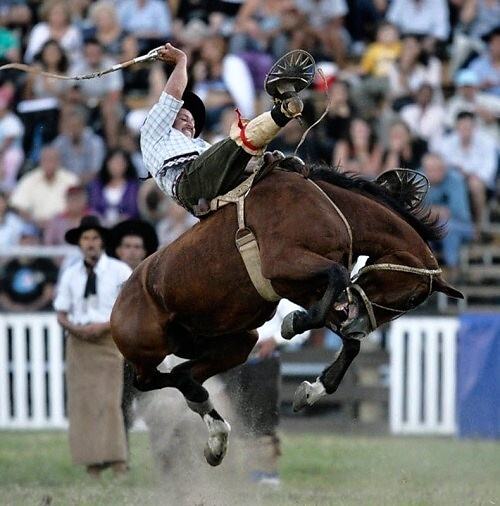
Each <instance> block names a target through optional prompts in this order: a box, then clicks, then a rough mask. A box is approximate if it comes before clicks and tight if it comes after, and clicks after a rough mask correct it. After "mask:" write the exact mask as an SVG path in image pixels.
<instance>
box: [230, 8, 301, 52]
mask: <svg viewBox="0 0 500 506" xmlns="http://www.w3.org/2000/svg"><path fill="white" fill-rule="evenodd" d="M292 4H293V2H292V1H291V0H267V1H266V0H247V1H246V2H245V3H244V4H243V5H242V7H241V9H240V10H239V12H238V15H237V16H236V19H235V22H234V27H233V31H232V34H231V42H230V46H229V47H230V52H231V53H236V54H239V53H243V52H245V51H251V52H257V53H266V54H269V55H271V56H273V57H274V58H275V59H276V58H279V57H280V56H282V55H283V54H284V53H286V52H287V50H288V47H289V40H288V36H287V34H286V33H285V32H284V30H283V24H282V23H283V13H284V12H285V11H286V10H287V9H289V7H290V6H291V5H292Z"/></svg>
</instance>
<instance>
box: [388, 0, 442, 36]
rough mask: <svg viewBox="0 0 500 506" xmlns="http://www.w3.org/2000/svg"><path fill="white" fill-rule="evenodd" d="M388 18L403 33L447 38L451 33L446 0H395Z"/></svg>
mask: <svg viewBox="0 0 500 506" xmlns="http://www.w3.org/2000/svg"><path fill="white" fill-rule="evenodd" d="M386 18H387V19H388V20H389V21H390V22H391V23H393V24H395V25H396V26H397V27H398V28H399V29H400V31H401V32H402V33H403V34H406V33H415V34H422V35H430V36H432V37H435V38H436V39H439V40H446V39H447V38H448V35H449V33H450V21H449V13H448V4H447V2H446V0H420V1H416V0H394V1H393V2H392V3H391V6H390V7H389V10H388V11H387V15H386Z"/></svg>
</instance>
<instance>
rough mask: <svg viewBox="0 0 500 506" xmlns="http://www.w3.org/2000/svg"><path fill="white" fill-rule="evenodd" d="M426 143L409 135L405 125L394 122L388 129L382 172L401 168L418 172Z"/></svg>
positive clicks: (397, 121)
mask: <svg viewBox="0 0 500 506" xmlns="http://www.w3.org/2000/svg"><path fill="white" fill-rule="evenodd" d="M426 151H427V143H426V142H425V141H423V140H422V139H418V138H414V137H412V135H411V132H410V129H409V128H408V126H407V124H406V123H405V122H404V121H402V120H396V121H395V122H394V123H392V125H391V127H390V128H389V140H388V146H387V148H386V150H385V152H384V154H383V156H382V171H385V170H389V169H395V168H397V167H403V168H406V169H413V170H418V169H420V167H421V160H422V156H423V155H424V153H425V152H426Z"/></svg>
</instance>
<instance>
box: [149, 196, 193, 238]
mask: <svg viewBox="0 0 500 506" xmlns="http://www.w3.org/2000/svg"><path fill="white" fill-rule="evenodd" d="M197 222H198V219H197V218H195V217H194V216H193V215H192V214H190V213H188V212H187V211H186V210H185V209H184V208H182V207H181V206H178V205H176V204H175V203H174V201H173V200H172V199H168V200H167V201H166V202H165V205H164V206H163V217H162V218H161V219H160V220H159V221H158V223H157V225H156V233H157V234H158V240H159V241H160V244H161V245H162V246H163V245H165V244H170V243H171V242H173V241H175V240H176V239H177V238H178V237H179V236H181V235H182V234H183V233H184V232H186V230H189V229H190V228H191V227H192V226H193V225H195V224H196V223H197Z"/></svg>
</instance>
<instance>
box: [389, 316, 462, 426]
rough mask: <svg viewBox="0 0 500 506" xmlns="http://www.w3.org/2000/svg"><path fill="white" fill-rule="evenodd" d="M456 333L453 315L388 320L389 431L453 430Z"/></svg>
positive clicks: (456, 327) (456, 323) (456, 328)
mask: <svg viewBox="0 0 500 506" xmlns="http://www.w3.org/2000/svg"><path fill="white" fill-rule="evenodd" d="M457 331H458V319H456V318H427V317H411V318H401V319H399V320H396V321H395V322H393V324H392V326H391V330H390V347H391V348H390V351H391V353H390V356H391V367H390V371H391V372H390V374H391V380H390V384H391V388H390V413H389V418H390V428H391V432H392V433H394V434H443V435H451V434H454V433H455V431H456V418H455V399H456V364H457V362H456V356H457V351H456V348H457Z"/></svg>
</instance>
